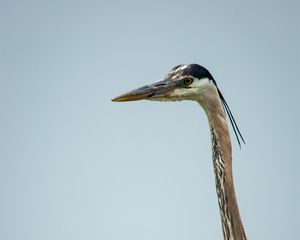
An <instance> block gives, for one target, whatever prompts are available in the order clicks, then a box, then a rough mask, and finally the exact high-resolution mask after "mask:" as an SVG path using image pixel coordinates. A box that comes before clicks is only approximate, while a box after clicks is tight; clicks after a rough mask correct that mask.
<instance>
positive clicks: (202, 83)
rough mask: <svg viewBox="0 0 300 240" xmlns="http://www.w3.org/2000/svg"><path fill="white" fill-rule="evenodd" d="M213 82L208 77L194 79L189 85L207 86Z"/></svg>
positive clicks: (192, 86) (193, 86) (196, 86)
mask: <svg viewBox="0 0 300 240" xmlns="http://www.w3.org/2000/svg"><path fill="white" fill-rule="evenodd" d="M212 84H213V83H212V82H211V80H209V79H208V78H201V79H200V80H199V79H194V81H193V83H192V84H191V85H190V87H191V88H199V89H202V88H207V87H210V86H211V85H212Z"/></svg>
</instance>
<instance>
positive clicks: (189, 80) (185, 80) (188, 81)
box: [184, 78, 193, 85]
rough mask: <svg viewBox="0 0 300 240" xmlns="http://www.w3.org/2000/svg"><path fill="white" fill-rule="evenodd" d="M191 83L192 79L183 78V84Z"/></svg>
mask: <svg viewBox="0 0 300 240" xmlns="http://www.w3.org/2000/svg"><path fill="white" fill-rule="evenodd" d="M192 83H193V79H192V78H185V79H184V84H185V85H191V84H192Z"/></svg>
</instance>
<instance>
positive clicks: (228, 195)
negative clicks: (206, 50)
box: [198, 87, 247, 240]
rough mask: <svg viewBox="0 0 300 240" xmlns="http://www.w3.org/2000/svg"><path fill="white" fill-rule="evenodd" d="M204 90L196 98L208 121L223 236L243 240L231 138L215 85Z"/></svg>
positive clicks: (230, 239) (231, 239) (233, 239)
mask: <svg viewBox="0 0 300 240" xmlns="http://www.w3.org/2000/svg"><path fill="white" fill-rule="evenodd" d="M206 92H207V94H203V95H202V96H201V98H199V99H198V102H199V103H200V105H201V106H202V107H203V108H204V110H205V112H206V115H207V117H208V121H209V125H210V131H211V139H212V159H213V166H214V172H215V181H216V190H217V195H218V203H219V208H220V215H221V221H222V230H223V236H224V240H246V239H247V238H246V234H245V231H244V227H243V224H242V220H241V217H240V214H239V209H238V205H237V200H236V196H235V190H234V183H233V176H232V155H231V141H230V135H229V130H228V125H227V121H226V117H225V112H224V109H223V107H222V104H221V101H220V98H219V95H218V93H217V90H216V88H215V87H211V88H210V89H209V90H207V91H206ZM205 95H206V96H205ZM204 98H205V101H203V100H204Z"/></svg>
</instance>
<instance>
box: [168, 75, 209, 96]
mask: <svg viewBox="0 0 300 240" xmlns="http://www.w3.org/2000/svg"><path fill="white" fill-rule="evenodd" d="M213 86H214V84H213V83H212V81H211V80H209V79H208V78H202V79H200V80H199V79H195V78H194V81H193V83H192V84H191V85H189V87H188V88H179V89H175V90H174V92H173V93H172V94H171V96H174V97H179V98H180V97H182V98H186V97H192V96H194V95H199V94H201V92H203V91H205V90H207V89H208V88H211V87H213Z"/></svg>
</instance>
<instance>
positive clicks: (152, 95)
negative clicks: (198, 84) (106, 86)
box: [112, 79, 176, 102]
mask: <svg viewBox="0 0 300 240" xmlns="http://www.w3.org/2000/svg"><path fill="white" fill-rule="evenodd" d="M175 88H176V83H175V82H174V81H170V80H168V79H167V80H162V81H159V82H155V83H153V84H149V85H145V86H143V87H141V88H138V89H134V90H132V91H129V92H127V93H124V94H122V95H120V96H118V97H115V98H113V99H112V101H114V102H127V101H137V100H160V99H164V98H168V97H170V94H171V93H172V92H173V91H174V89H175Z"/></svg>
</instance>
